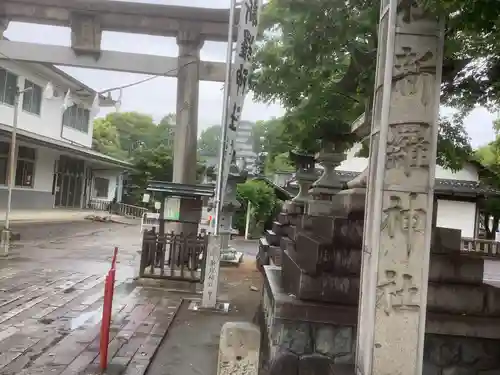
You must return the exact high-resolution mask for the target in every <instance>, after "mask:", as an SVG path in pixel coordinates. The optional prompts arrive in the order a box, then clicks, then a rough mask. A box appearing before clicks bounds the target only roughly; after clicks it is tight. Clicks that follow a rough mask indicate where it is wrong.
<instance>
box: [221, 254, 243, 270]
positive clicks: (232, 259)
mask: <svg viewBox="0 0 500 375" xmlns="http://www.w3.org/2000/svg"><path fill="white" fill-rule="evenodd" d="M240 263H243V253H242V252H241V251H236V250H233V251H232V254H230V255H229V254H228V253H225V251H224V250H223V251H222V254H221V258H220V265H221V267H223V266H239V265H240Z"/></svg>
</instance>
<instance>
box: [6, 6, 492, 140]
mask: <svg viewBox="0 0 500 375" xmlns="http://www.w3.org/2000/svg"><path fill="white" fill-rule="evenodd" d="M122 1H126V0H122ZM136 2H141V3H156V4H173V5H187V6H196V7H204V6H205V7H206V4H207V3H208V4H210V7H212V8H228V7H229V0H142V1H141V0H136ZM5 36H6V37H7V38H9V39H11V40H17V41H24V42H36V43H45V44H56V45H66V46H69V45H70V30H69V28H60V27H53V26H42V25H34V24H24V23H11V24H10V25H9V28H8V29H7V32H6V33H5ZM102 48H103V49H105V50H115V51H123V52H136V53H145V54H154V55H163V56H172V57H175V56H177V54H178V47H177V44H176V41H175V39H174V38H163V37H156V36H147V35H136V34H122V33H114V32H104V33H103V40H102ZM225 53H226V46H225V43H216V42H205V45H204V46H203V49H202V50H201V58H202V59H203V60H206V61H224V60H225ZM62 69H64V70H65V71H66V72H68V73H69V74H71V75H73V76H74V77H76V78H77V79H79V80H81V81H82V82H84V83H85V84H87V85H88V86H90V87H92V88H93V89H96V90H99V91H101V90H105V89H108V88H111V87H117V86H120V85H125V84H127V83H132V82H135V81H137V80H140V79H141V78H145V77H147V76H143V75H138V74H127V73H118V72H108V71H98V70H91V69H80V68H62ZM114 98H115V99H116V98H117V93H115V94H114ZM122 101H123V104H122V108H121V110H122V111H139V112H143V113H148V114H151V115H152V116H153V117H154V118H155V119H160V118H161V117H162V116H163V115H166V114H168V113H173V112H175V107H176V79H175V78H164V77H160V78H156V79H154V80H152V81H149V82H146V83H143V84H141V85H138V86H134V87H131V88H128V89H126V90H124V92H123V100H122ZM221 108H222V83H215V82H201V83H200V108H199V122H198V131H199V132H200V131H201V130H203V129H204V128H206V127H208V126H210V125H213V124H218V123H220V119H221ZM446 112H448V111H445V113H446ZM103 114H104V112H101V113H100V115H103ZM282 114H283V109H282V108H281V107H280V106H279V104H272V105H270V106H267V105H265V104H262V103H257V102H254V101H252V97H251V95H249V96H248V97H247V99H246V101H245V106H244V110H243V115H242V119H243V120H248V121H257V120H267V119H269V118H271V117H278V116H281V115H282ZM492 121H493V115H492V114H490V113H488V111H486V110H485V109H484V108H478V109H477V110H475V111H474V112H473V113H472V114H471V116H469V118H468V119H467V121H466V127H467V131H468V133H469V136H470V137H471V139H472V144H473V146H475V147H477V146H479V145H482V144H485V143H487V142H489V141H490V140H491V139H492V138H493V136H494V135H493V129H492Z"/></svg>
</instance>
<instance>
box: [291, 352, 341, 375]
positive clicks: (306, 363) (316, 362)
mask: <svg viewBox="0 0 500 375" xmlns="http://www.w3.org/2000/svg"><path fill="white" fill-rule="evenodd" d="M331 365H332V362H331V360H330V359H329V358H328V357H325V356H323V355H321V354H317V353H315V354H308V355H304V356H302V357H301V358H300V362H299V375H333V374H334V373H333V369H332V366H331Z"/></svg>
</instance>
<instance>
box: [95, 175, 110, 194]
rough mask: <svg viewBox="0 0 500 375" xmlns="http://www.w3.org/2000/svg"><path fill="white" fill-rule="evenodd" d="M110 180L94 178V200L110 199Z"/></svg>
mask: <svg viewBox="0 0 500 375" xmlns="http://www.w3.org/2000/svg"><path fill="white" fill-rule="evenodd" d="M108 189H109V180H108V179H107V178H102V177H94V198H108Z"/></svg>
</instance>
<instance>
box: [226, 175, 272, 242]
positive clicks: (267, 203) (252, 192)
mask: <svg viewBox="0 0 500 375" xmlns="http://www.w3.org/2000/svg"><path fill="white" fill-rule="evenodd" d="M237 191H238V200H239V201H240V203H241V204H242V207H243V209H242V210H240V211H239V212H238V213H237V215H235V225H236V228H238V230H240V232H242V231H244V228H245V217H246V215H245V212H246V210H247V208H248V206H247V205H248V202H250V203H251V204H252V215H251V221H252V223H253V227H254V228H256V231H258V232H259V234H260V233H262V231H263V229H264V224H265V223H266V222H267V221H268V220H269V218H271V217H274V215H275V214H276V210H277V207H278V206H279V200H278V198H277V197H276V194H275V193H274V190H273V188H272V187H270V186H269V185H268V184H266V183H265V182H264V181H260V180H249V181H247V182H245V183H243V184H239V185H238V188H237Z"/></svg>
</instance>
